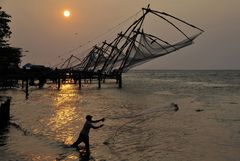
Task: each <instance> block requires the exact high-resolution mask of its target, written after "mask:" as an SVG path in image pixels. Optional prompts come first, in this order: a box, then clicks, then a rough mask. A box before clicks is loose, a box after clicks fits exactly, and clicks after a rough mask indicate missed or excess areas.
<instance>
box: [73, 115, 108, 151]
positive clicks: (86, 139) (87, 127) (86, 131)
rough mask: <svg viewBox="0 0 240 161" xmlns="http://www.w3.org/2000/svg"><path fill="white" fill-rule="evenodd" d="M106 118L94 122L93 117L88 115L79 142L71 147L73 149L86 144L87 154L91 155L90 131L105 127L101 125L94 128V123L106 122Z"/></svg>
mask: <svg viewBox="0 0 240 161" xmlns="http://www.w3.org/2000/svg"><path fill="white" fill-rule="evenodd" d="M104 120H105V119H104V118H102V119H99V120H92V116H91V115H87V116H86V122H85V123H84V126H83V128H82V130H81V132H80V134H79V137H78V139H77V141H75V142H74V143H73V144H72V145H71V146H72V147H78V145H79V144H80V143H81V142H84V144H85V148H86V152H87V153H88V154H89V153H90V148H89V132H90V129H91V128H93V129H98V128H101V127H103V124H101V125H99V126H94V125H93V123H97V122H100V121H102V122H104Z"/></svg>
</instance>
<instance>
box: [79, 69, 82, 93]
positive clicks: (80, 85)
mask: <svg viewBox="0 0 240 161" xmlns="http://www.w3.org/2000/svg"><path fill="white" fill-rule="evenodd" d="M78 85H79V89H81V88H82V76H81V73H79V75H78Z"/></svg>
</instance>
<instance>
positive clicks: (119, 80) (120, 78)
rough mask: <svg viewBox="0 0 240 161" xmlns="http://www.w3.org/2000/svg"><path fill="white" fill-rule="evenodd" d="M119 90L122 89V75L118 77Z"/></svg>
mask: <svg viewBox="0 0 240 161" xmlns="http://www.w3.org/2000/svg"><path fill="white" fill-rule="evenodd" d="M118 88H120V89H121V88H122V74H119V75H118Z"/></svg>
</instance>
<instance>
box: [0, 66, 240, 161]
mask: <svg viewBox="0 0 240 161" xmlns="http://www.w3.org/2000/svg"><path fill="white" fill-rule="evenodd" d="M0 95H8V96H11V97H12V102H11V120H10V125H9V126H8V127H7V128H6V129H2V130H0V160H3V161H10V160H11V161H14V160H19V161H25V160H26V161H28V160H29V161H30V160H34V161H35V160H39V161H43V160H49V161H53V160H74V161H75V160H96V161H239V160H240V71H239V70H235V71H221V70H218V71H181V70H179V71H130V72H128V73H126V74H124V75H123V88H122V89H118V88H117V85H116V84H115V82H114V81H112V80H107V81H106V83H105V84H102V89H100V90H99V89H97V82H94V83H93V84H83V87H82V89H81V90H78V86H77V85H73V84H65V85H63V86H62V87H61V90H60V91H58V90H57V86H56V85H52V84H47V85H45V87H44V89H36V88H31V89H30V96H29V99H27V100H26V99H25V94H24V92H23V91H22V90H21V89H13V90H7V91H0ZM173 103H175V104H178V106H179V110H178V111H175V110H174V106H173ZM87 114H91V115H93V116H94V117H93V119H99V118H102V117H104V118H106V120H105V122H104V126H103V127H102V128H100V129H96V130H95V129H92V130H91V132H90V149H91V156H90V157H89V158H88V157H85V156H82V153H81V152H79V151H77V150H76V149H73V148H70V147H69V145H70V144H72V143H73V142H74V141H75V140H76V139H77V137H78V134H79V132H80V130H81V128H82V126H83V123H84V121H85V116H86V115H87ZM82 145H84V144H82Z"/></svg>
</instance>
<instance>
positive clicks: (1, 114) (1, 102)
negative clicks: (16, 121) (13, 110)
mask: <svg viewBox="0 0 240 161" xmlns="http://www.w3.org/2000/svg"><path fill="white" fill-rule="evenodd" d="M10 102H11V97H7V96H0V128H3V127H4V126H6V125H8V122H9V119H10Z"/></svg>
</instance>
